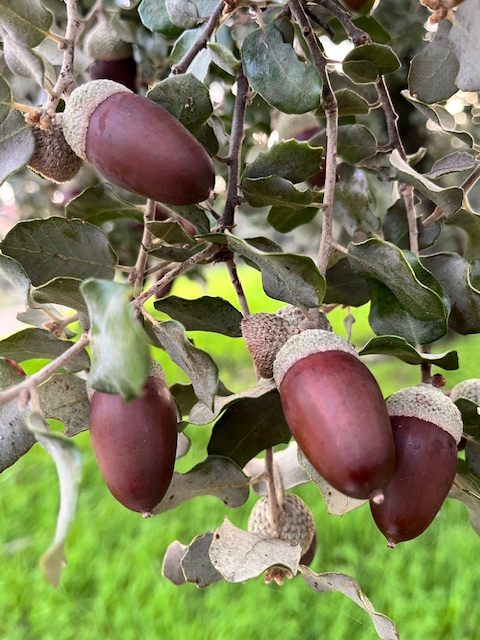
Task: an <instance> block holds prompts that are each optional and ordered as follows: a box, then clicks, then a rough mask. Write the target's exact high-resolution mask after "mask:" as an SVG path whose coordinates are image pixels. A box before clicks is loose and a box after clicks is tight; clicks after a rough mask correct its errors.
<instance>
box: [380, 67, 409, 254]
mask: <svg viewBox="0 0 480 640" xmlns="http://www.w3.org/2000/svg"><path fill="white" fill-rule="evenodd" d="M376 87H377V95H378V99H379V101H380V104H381V106H382V109H383V113H384V114H385V121H386V124H387V132H388V142H389V145H390V147H392V148H393V149H397V150H398V152H399V153H400V156H401V157H402V159H403V160H405V161H406V159H407V154H406V153H405V148H404V146H403V143H402V139H401V138H400V131H399V129H398V114H397V112H396V111H395V108H394V106H393V103H392V99H391V97H390V93H389V91H388V88H387V85H386V83H385V78H384V77H383V76H380V78H379V80H377V82H376ZM399 189H400V195H401V196H402V198H403V202H404V204H405V210H406V212H407V221H408V237H409V241H410V251H412V253H414V254H415V255H416V256H418V227H417V212H416V210H415V194H414V190H413V187H412V186H411V185H408V184H404V183H400V185H399Z"/></svg>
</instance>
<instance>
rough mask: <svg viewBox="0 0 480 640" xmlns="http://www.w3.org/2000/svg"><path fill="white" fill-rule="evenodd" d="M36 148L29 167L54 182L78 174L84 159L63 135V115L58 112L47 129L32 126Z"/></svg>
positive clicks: (67, 179) (63, 180) (66, 179)
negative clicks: (73, 149) (75, 151)
mask: <svg viewBox="0 0 480 640" xmlns="http://www.w3.org/2000/svg"><path fill="white" fill-rule="evenodd" d="M32 133H33V137H34V138H35V150H34V152H33V156H32V157H31V158H30V161H29V163H28V167H29V168H30V169H32V171H35V173H38V174H40V175H41V176H43V177H44V178H47V179H48V180H51V181H52V182H68V181H69V180H71V179H72V178H74V177H75V176H76V174H77V173H78V171H79V170H80V167H81V166H82V160H81V158H79V157H78V156H77V155H75V153H74V152H73V151H72V149H71V148H70V146H69V145H68V144H67V142H66V140H65V137H64V135H63V127H62V115H61V114H56V116H55V118H54V120H53V121H52V125H51V128H50V129H49V130H48V131H47V130H44V129H40V127H37V126H34V127H32Z"/></svg>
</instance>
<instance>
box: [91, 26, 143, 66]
mask: <svg viewBox="0 0 480 640" xmlns="http://www.w3.org/2000/svg"><path fill="white" fill-rule="evenodd" d="M85 50H86V52H87V54H88V55H89V56H90V57H91V58H93V59H94V60H108V61H111V60H123V59H124V58H130V56H131V55H132V53H133V48H132V45H131V44H130V43H129V42H125V41H124V40H121V39H120V38H119V36H118V33H117V32H116V31H115V29H114V28H113V26H112V25H111V24H110V23H109V22H108V21H107V20H102V22H99V23H98V24H96V25H95V27H94V28H93V29H92V30H91V31H90V33H89V34H88V35H87V37H86V39H85Z"/></svg>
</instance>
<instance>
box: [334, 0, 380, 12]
mask: <svg viewBox="0 0 480 640" xmlns="http://www.w3.org/2000/svg"><path fill="white" fill-rule="evenodd" d="M340 1H341V3H342V4H343V6H344V7H345V8H347V9H348V10H349V11H353V12H354V13H360V14H362V15H365V14H367V13H370V12H371V11H373V9H375V7H376V5H377V4H378V1H379V0H340Z"/></svg>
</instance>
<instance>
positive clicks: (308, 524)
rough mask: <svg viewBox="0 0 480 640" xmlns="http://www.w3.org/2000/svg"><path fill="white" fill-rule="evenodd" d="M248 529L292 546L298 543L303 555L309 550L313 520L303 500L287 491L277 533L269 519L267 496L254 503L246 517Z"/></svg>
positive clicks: (312, 532) (312, 534)
mask: <svg viewBox="0 0 480 640" xmlns="http://www.w3.org/2000/svg"><path fill="white" fill-rule="evenodd" d="M248 531H250V533H258V534H259V535H261V536H265V537H267V538H279V539H280V540H283V541H284V542H288V544H290V545H292V546H296V545H299V546H300V547H301V549H302V556H303V554H306V553H307V551H309V549H310V545H311V543H312V540H313V537H314V535H315V521H314V520H313V516H312V512H311V511H310V509H309V508H308V507H307V505H306V504H305V502H303V500H302V499H301V498H299V497H298V496H296V495H295V494H293V493H287V494H286V495H285V496H284V498H283V501H282V505H281V510H280V514H279V518H278V535H275V531H274V529H273V526H272V523H271V521H270V517H269V510H268V498H260V500H257V502H256V503H255V506H254V507H253V509H252V511H251V512H250V516H249V518H248Z"/></svg>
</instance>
